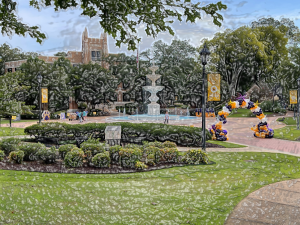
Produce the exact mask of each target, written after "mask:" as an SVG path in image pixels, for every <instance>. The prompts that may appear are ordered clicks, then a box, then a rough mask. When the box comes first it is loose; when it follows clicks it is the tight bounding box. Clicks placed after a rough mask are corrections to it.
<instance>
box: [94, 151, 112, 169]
mask: <svg viewBox="0 0 300 225" xmlns="http://www.w3.org/2000/svg"><path fill="white" fill-rule="evenodd" d="M92 163H93V165H94V166H96V167H100V168H107V167H109V166H110V155H109V152H103V153H98V154H96V155H95V156H94V157H93V158H92Z"/></svg>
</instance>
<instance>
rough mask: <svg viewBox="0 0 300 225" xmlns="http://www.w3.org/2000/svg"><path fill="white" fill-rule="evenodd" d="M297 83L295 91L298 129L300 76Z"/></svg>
mask: <svg viewBox="0 0 300 225" xmlns="http://www.w3.org/2000/svg"><path fill="white" fill-rule="evenodd" d="M297 84H298V91H297V105H298V111H297V130H299V96H300V94H299V92H300V77H299V78H298V79H297Z"/></svg>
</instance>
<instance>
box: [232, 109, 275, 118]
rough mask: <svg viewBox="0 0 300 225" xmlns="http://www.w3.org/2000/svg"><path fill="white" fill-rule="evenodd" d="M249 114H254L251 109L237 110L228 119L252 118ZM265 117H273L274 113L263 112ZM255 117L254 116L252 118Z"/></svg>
mask: <svg viewBox="0 0 300 225" xmlns="http://www.w3.org/2000/svg"><path fill="white" fill-rule="evenodd" d="M249 113H252V112H251V110H250V109H237V112H235V109H233V110H232V112H231V114H230V115H229V116H228V117H250V116H249ZM263 113H264V114H265V115H272V114H273V112H263ZM251 117H254V116H251Z"/></svg>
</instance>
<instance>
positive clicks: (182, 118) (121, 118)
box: [106, 114, 201, 122]
mask: <svg viewBox="0 0 300 225" xmlns="http://www.w3.org/2000/svg"><path fill="white" fill-rule="evenodd" d="M106 120H114V121H143V122H144V121H156V120H157V121H161V122H163V121H164V120H165V114H159V115H155V116H152V115H148V114H139V115H128V116H114V117H109V118H107V119H106ZM192 120H201V118H200V117H196V116H179V115H169V121H192Z"/></svg>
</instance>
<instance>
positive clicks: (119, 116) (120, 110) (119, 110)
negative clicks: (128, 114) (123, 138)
mask: <svg viewBox="0 0 300 225" xmlns="http://www.w3.org/2000/svg"><path fill="white" fill-rule="evenodd" d="M120 114H121V110H120V108H119V117H120Z"/></svg>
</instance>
